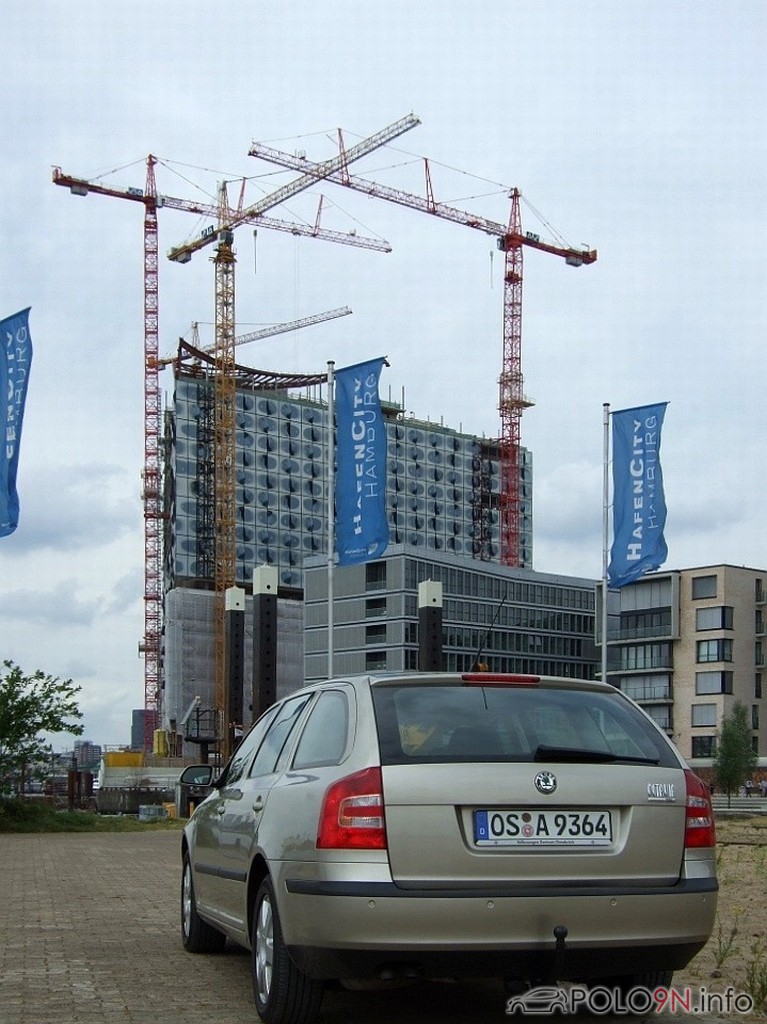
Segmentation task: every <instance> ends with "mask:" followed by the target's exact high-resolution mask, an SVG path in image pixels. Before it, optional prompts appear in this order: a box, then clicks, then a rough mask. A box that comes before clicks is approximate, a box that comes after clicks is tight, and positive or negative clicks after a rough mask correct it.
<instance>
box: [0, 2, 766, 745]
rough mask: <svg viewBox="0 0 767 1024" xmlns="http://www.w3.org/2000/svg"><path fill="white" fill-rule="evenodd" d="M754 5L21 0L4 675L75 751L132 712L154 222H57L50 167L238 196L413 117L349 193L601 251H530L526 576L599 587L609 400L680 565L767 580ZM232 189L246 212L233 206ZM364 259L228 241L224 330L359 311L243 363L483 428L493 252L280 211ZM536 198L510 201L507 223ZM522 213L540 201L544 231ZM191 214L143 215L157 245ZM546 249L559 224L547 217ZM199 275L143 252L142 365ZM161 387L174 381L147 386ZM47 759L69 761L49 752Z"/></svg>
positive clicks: (81, 210)
mask: <svg viewBox="0 0 767 1024" xmlns="http://www.w3.org/2000/svg"><path fill="white" fill-rule="evenodd" d="M766 28H767V7H766V6H765V4H764V2H763V0H739V2H737V3H734V2H733V3H721V0H673V2H672V0H642V2H641V3H629V2H621V0H579V2H578V3H574V2H571V0H561V2H560V0H524V2H523V0H450V2H448V3H446V2H444V0H381V2H379V3H377V4H372V3H363V2H361V0H334V3H332V4H321V3H317V2H316V0H292V2H291V0H228V2H227V3H225V4H222V3H220V2H219V0H195V2H194V3H189V2H181V0H162V2H159V3H158V2H157V0H122V2H121V3H120V4H112V3H104V2H103V0H81V2H80V3H78V4H76V5H71V4H62V3H60V2H58V0H24V2H23V3H22V2H20V0H16V2H12V3H9V4H7V5H6V9H5V11H4V15H3V31H2V36H0V57H1V58H2V89H3V97H2V104H1V105H0V118H1V119H2V139H3V147H2V150H3V155H2V160H1V161H0V185H1V186H2V189H1V191H0V227H1V230H2V246H1V247H0V318H2V317H4V316H8V315H10V314H12V313H14V312H16V311H17V310H19V309H22V308H24V307H26V306H31V307H32V313H31V321H30V324H31V331H32V338H33V343H34V349H35V354H34V361H33V365H32V373H31V380H30V387H29V393H28V398H27V408H26V416H25V421H24V432H23V436H22V441H21V455H20V467H19V480H18V483H19V492H20V500H21V520H20V525H19V528H18V530H17V531H16V533H15V534H13V535H12V536H10V537H7V538H2V539H0V641H1V642H0V655H2V658H3V659H5V658H10V659H12V660H13V661H15V662H16V663H17V664H19V665H21V666H22V668H23V669H24V670H25V671H28V672H32V671H34V670H35V669H37V668H41V669H42V670H43V671H45V672H48V673H51V674H53V675H59V676H62V677H64V678H72V679H73V680H74V681H75V682H76V683H77V684H79V685H80V686H82V694H81V705H82V707H83V710H84V712H85V727H86V736H87V737H88V738H90V739H92V740H94V741H96V742H102V743H124V742H127V741H128V740H129V728H130V710H131V708H136V707H141V706H142V704H143V662H142V661H141V660H140V659H139V658H138V654H137V646H138V642H139V640H140V638H141V636H142V633H143V628H144V623H143V614H144V610H143V556H144V549H143V517H142V506H141V501H140V470H141V467H142V462H143V422H142V420H143V397H142V396H143V362H142V357H143V292H142V289H143V257H142V207H141V206H139V205H138V204H133V203H128V202H123V201H120V200H116V199H111V198H107V197H99V196H89V197H88V198H85V199H83V198H78V197H75V196H72V195H71V194H70V193H69V192H68V191H67V190H65V189H63V188H57V187H54V186H53V184H52V183H51V168H52V166H53V165H59V166H60V167H61V168H62V169H63V170H64V172H65V173H67V174H72V175H75V176H77V177H83V178H88V179H95V178H99V180H102V181H104V182H105V183H109V184H115V185H120V186H123V187H124V186H133V187H143V185H144V181H145V161H146V157H147V154H149V153H153V154H155V155H157V157H158V158H159V159H160V161H161V162H160V164H158V167H157V185H158V190H159V191H160V192H161V193H163V192H164V193H166V194H169V195H173V196H177V197H179V198H186V199H200V198H205V197H206V196H207V197H212V196H213V195H214V193H215V188H216V184H217V182H218V181H219V180H221V179H224V178H226V179H228V180H230V181H235V180H236V179H240V178H243V177H246V178H247V179H248V182H247V185H246V193H245V195H246V201H247V200H249V201H252V202H253V201H255V200H256V199H258V198H259V197H260V196H261V195H263V194H265V193H268V192H271V191H273V190H274V189H276V188H277V187H279V186H280V185H282V184H284V183H285V182H286V181H288V180H290V178H291V177H292V176H293V175H291V174H286V173H285V172H279V173H278V169H277V168H274V167H271V166H270V165H268V164H265V163H263V162H262V161H257V160H254V159H253V158H251V157H249V156H248V155H247V153H248V149H249V147H250V144H251V142H252V141H253V140H258V141H261V142H266V143H269V144H270V145H272V146H275V147H277V148H279V149H284V150H287V151H289V152H294V151H295V150H299V149H300V150H303V151H305V152H306V155H307V157H309V159H314V160H320V159H324V158H328V157H330V156H332V155H334V152H335V150H334V146H335V141H336V129H337V128H339V127H340V128H343V129H344V137H345V140H346V142H347V145H351V144H353V143H354V142H356V141H358V140H359V139H360V138H363V137H366V136H368V135H371V134H373V133H374V132H376V131H378V130H379V129H381V128H383V127H384V126H386V125H388V124H390V123H392V122H393V121H396V120H397V119H399V118H400V117H402V116H403V115H404V114H407V113H410V112H414V113H415V114H417V115H418V117H419V118H420V119H421V122H422V123H421V125H420V126H419V127H417V128H415V129H414V130H413V131H411V132H409V133H408V134H406V135H404V136H402V137H401V138H400V139H399V140H397V142H395V143H394V144H393V145H392V146H391V147H387V148H386V149H385V150H380V151H378V152H377V153H375V154H372V155H370V156H368V157H367V158H365V160H363V161H361V162H360V163H359V164H357V165H356V166H355V168H354V171H355V173H357V174H360V175H363V176H367V177H372V178H375V179H376V180H378V181H381V182H384V183H386V184H388V185H392V186H394V187H398V188H402V189H404V190H406V191H410V192H422V190H423V165H422V162H421V160H420V158H421V157H423V156H428V157H429V158H430V159H431V161H432V163H431V174H432V183H433V187H434V192H435V198H437V199H438V200H440V201H443V202H447V203H452V204H455V205H458V206H462V207H464V208H465V209H468V210H470V211H472V212H475V213H478V214H482V215H484V216H486V217H489V218H491V219H493V220H496V221H500V222H504V223H505V222H506V221H507V219H508V215H509V206H510V204H509V199H508V191H509V189H510V188H511V187H513V186H517V187H519V188H520V189H521V191H522V194H523V197H524V200H525V202H524V203H523V209H522V213H523V227H524V229H525V230H531V231H535V232H536V233H538V234H540V235H541V236H542V237H545V238H547V237H553V236H554V232H555V231H556V233H558V234H560V235H561V236H563V237H564V238H565V239H567V241H568V242H569V243H571V244H575V245H577V244H581V243H584V244H588V245H589V246H591V247H594V248H596V249H597V250H598V252H599V259H598V262H597V263H595V264H594V265H592V266H587V267H583V268H581V269H578V270H574V269H572V268H570V267H567V266H565V264H564V261H563V260H561V259H559V258H556V257H554V256H551V255H547V254H544V253H539V252H535V251H532V250H526V252H525V264H524V282H525V283H524V314H523V344H522V349H523V370H524V375H525V392H526V393H527V395H528V396H529V397H530V398H531V399H532V400H533V401H534V402H535V406H534V407H533V408H532V409H530V410H529V411H528V412H526V414H525V416H524V419H523V424H522V435H523V443H524V444H525V445H526V446H527V447H529V448H530V449H531V450H532V452H533V456H534V473H535V492H534V493H535V498H534V502H535V546H534V551H535V568H536V569H539V570H541V571H546V572H557V573H565V574H572V575H582V576H589V577H595V578H596V577H598V576H599V575H600V572H601V516H602V407H603V403H605V402H608V403H610V405H611V407H612V408H613V409H614V410H617V409H621V408H626V407H629V406H633V405H643V404H647V403H654V402H659V401H668V402H669V403H670V405H669V408H668V412H667V415H666V423H665V430H664V438H663V449H662V462H663V468H664V474H665V483H666V498H667V503H668V509H669V515H668V524H667V530H666V540H667V542H668V547H669V557H668V561H667V563H666V567H668V568H682V567H688V566H695V565H707V564H713V563H718V562H730V563H735V564H746V565H749V566H753V567H757V568H762V567H765V568H767V552H765V542H764V510H765V507H766V506H767V482H766V480H767V475H766V474H765V454H766V449H767V443H766V442H765V429H764V419H765V414H764V394H765V359H764V351H765V341H766V340H767V339H766V334H765V326H766V325H765V320H766V319H767V317H766V308H765V278H766V277H767V267H766V266H765V262H766V261H765V246H764V238H765V234H767V224H766V223H765V221H766V220H767V208H766V206H765V180H766V177H767V176H766V175H765V171H766V170H767V160H766V159H765V149H766V147H767V132H766V131H765V115H764V111H765V104H766V101H767V89H766V86H767V70H765V68H766V64H765V60H764V52H765V48H766V47H765V44H767V32H766ZM230 191H231V193H232V195H233V198H234V199H236V198H237V195H238V194H239V184H235V185H232V186H231V187H230ZM320 195H324V197H325V198H324V204H323V224H324V226H325V227H328V228H333V229H336V230H340V231H349V230H352V229H354V230H356V231H357V233H358V234H360V235H370V236H374V237H377V238H385V239H386V240H388V241H389V242H390V243H391V245H392V246H393V252H391V253H390V254H382V253H378V252H373V251H365V250H359V249H355V248H351V247H347V246H340V245H331V244H329V243H325V242H319V241H315V240H311V239H296V238H294V237H292V236H290V235H284V234H280V233H276V232H270V231H266V230H263V229H262V230H260V231H259V233H258V238H257V241H256V242H255V244H254V239H253V235H252V230H251V229H250V228H247V227H245V228H241V229H239V230H238V233H237V236H236V249H237V254H238V273H237V321H238V333H243V332H244V331H247V330H251V329H254V328H255V327H257V326H261V325H263V324H267V323H276V322H281V321H286V320H290V319H293V318H295V317H299V316H308V315H310V314H313V313H317V312H320V311H323V310H328V309H332V308H335V307H337V306H343V305H349V306H350V307H351V308H352V309H353V311H354V313H353V316H348V317H345V318H343V319H339V320H336V321H333V322H331V323H328V324H324V325H320V326H317V327H313V328H307V329H306V330H304V331H303V332H295V333H294V334H292V335H284V336H282V337H280V338H275V339H272V340H270V341H268V342H262V343H259V344H258V345H251V346H250V347H249V348H246V349H241V350H240V351H239V353H238V358H239V359H240V360H241V361H242V362H248V363H250V364H251V365H254V366H257V367H259V368H264V369H275V370H289V371H292V370H309V371H314V372H317V371H322V370H323V369H324V368H325V366H326V364H327V361H328V359H334V360H335V361H336V364H337V365H338V366H342V365H344V364H345V363H351V362H357V361H359V360H361V359H366V358H371V357H374V356H377V355H386V356H388V358H389V361H390V363H391V368H390V369H387V370H385V371H384V376H383V378H382V389H383V393H384V394H388V389H389V388H390V389H391V395H392V397H393V398H394V399H395V400H400V399H401V397H402V395H403V391H404V396H405V406H406V409H407V411H408V412H413V413H415V414H416V415H418V416H419V417H422V418H424V419H426V418H432V419H435V420H440V419H444V422H445V423H446V424H448V425H450V426H453V427H462V428H463V429H464V430H466V431H469V432H474V433H477V434H482V433H485V434H487V435H488V436H497V434H498V431H499V417H498V411H497V403H498V388H497V380H498V375H499V372H500V369H501V352H502V348H501V344H502V300H503V287H502V259H501V254H500V253H498V252H494V251H493V250H494V240H493V239H492V238H490V237H489V236H487V235H485V234H483V233H482V232H479V231H473V230H470V229H468V228H465V227H462V226H458V225H455V224H450V223H447V222H444V221H440V220H434V219H432V218H429V217H427V216H425V215H423V214H420V213H417V212H414V211H409V210H406V209H403V208H400V207H396V206H391V205H389V204H386V203H382V202H380V201H376V200H372V199H367V198H365V197H362V196H359V195H357V194H355V193H353V192H350V191H349V190H345V189H342V188H339V187H337V186H333V185H327V184H326V185H323V186H322V187H321V188H320V187H316V188H313V189H311V190H310V191H309V192H308V193H307V194H304V195H303V196H301V197H296V198H295V199H294V200H291V201H290V202H289V203H288V204H286V206H285V207H281V208H280V209H279V210H275V211H273V215H275V216H277V215H279V216H281V217H283V218H285V219H287V220H292V221H308V222H309V223H312V222H313V220H314V216H315V213H316V208H317V204H318V202H319V198H320ZM528 204H529V205H528ZM535 211H539V212H540V214H541V216H542V218H543V223H542V222H541V221H540V220H539V219H538V217H537V215H536V213H535ZM205 223H206V222H205V221H198V220H197V219H196V218H195V217H192V216H190V215H189V214H187V213H184V212H176V211H171V210H161V211H160V214H159V234H160V251H161V253H162V254H164V253H165V252H166V251H167V250H168V249H169V248H170V247H171V246H173V245H178V244H179V243H181V242H183V241H186V240H188V239H189V238H190V237H192V236H193V235H195V234H196V233H197V232H199V230H200V229H201V227H204V226H205ZM549 225H551V227H549ZM212 320H213V269H212V266H211V264H210V262H209V252H204V253H199V254H198V255H197V256H196V257H195V258H194V259H193V260H192V262H191V263H190V264H188V265H186V266H178V265H176V264H172V263H170V262H169V261H167V260H166V259H165V258H164V255H163V256H162V261H161V266H160V319H159V323H160V346H161V350H162V351H163V352H172V351H173V350H174V348H175V344H176V340H177V338H178V336H179V335H182V334H184V335H188V334H189V330H190V324H191V322H192V321H199V322H200V323H201V325H202V326H201V332H202V335H203V340H204V341H212V327H211V326H209V325H210V323H211V321H212ZM162 383H163V388H164V391H165V393H166V394H167V395H170V392H171V389H172V380H171V376H170V371H165V372H164V374H163V377H162ZM62 743H63V740H62Z"/></svg>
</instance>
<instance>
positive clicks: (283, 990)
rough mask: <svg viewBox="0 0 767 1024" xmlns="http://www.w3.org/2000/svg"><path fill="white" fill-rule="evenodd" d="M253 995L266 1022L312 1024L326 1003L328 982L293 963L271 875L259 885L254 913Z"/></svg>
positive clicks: (262, 1018) (275, 1023) (261, 1016)
mask: <svg viewBox="0 0 767 1024" xmlns="http://www.w3.org/2000/svg"><path fill="white" fill-rule="evenodd" d="M251 949H252V959H251V964H252V971H253V996H254V998H255V1001H256V1010H257V1011H258V1015H259V1017H260V1018H261V1020H262V1021H264V1022H265V1024H312V1021H314V1020H315V1019H316V1017H317V1014H318V1013H319V1009H320V1003H321V1002H322V994H323V991H324V984H323V982H321V981H317V980H315V979H314V978H310V977H309V976H308V975H306V974H304V972H303V971H301V970H299V968H298V967H296V965H295V964H294V963H293V960H292V959H291V957H290V953H288V950H287V947H286V946H285V943H284V942H283V939H282V928H281V926H280V917H279V914H278V912H277V903H276V901H275V898H274V887H273V886H272V883H271V880H270V879H269V878H268V877H267V878H265V879H264V880H263V882H262V883H261V885H260V886H259V889H258V893H257V894H256V904H255V907H254V913H253V934H252V942H251Z"/></svg>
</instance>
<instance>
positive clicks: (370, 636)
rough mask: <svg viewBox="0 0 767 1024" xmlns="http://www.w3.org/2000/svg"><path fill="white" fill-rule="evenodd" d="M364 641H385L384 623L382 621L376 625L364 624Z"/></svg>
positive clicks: (378, 642) (369, 642) (370, 642)
mask: <svg viewBox="0 0 767 1024" xmlns="http://www.w3.org/2000/svg"><path fill="white" fill-rule="evenodd" d="M365 643H366V644H385V643H386V623H385V622H382V623H381V624H380V625H378V626H365Z"/></svg>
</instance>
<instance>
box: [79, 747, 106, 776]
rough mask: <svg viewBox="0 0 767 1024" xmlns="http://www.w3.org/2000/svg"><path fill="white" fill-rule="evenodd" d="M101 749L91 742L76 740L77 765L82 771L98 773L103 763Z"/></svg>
mask: <svg viewBox="0 0 767 1024" xmlns="http://www.w3.org/2000/svg"><path fill="white" fill-rule="evenodd" d="M101 752H102V751H101V747H100V745H99V744H98V743H91V741H90V740H75V749H74V757H75V764H76V766H77V768H79V769H80V771H85V772H92V773H94V774H95V773H96V772H98V770H99V764H100V762H101Z"/></svg>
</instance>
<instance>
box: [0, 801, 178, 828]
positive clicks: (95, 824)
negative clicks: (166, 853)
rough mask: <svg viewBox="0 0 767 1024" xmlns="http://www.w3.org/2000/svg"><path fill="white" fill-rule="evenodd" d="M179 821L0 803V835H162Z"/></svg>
mask: <svg viewBox="0 0 767 1024" xmlns="http://www.w3.org/2000/svg"><path fill="white" fill-rule="evenodd" d="M184 824H185V823H184V822H183V821H181V820H179V819H178V818H164V819H162V820H160V821H139V820H138V819H137V818H133V817H128V816H125V817H121V816H117V815H102V814H96V813H94V812H92V811H57V810H56V809H55V808H53V807H49V806H48V805H47V804H40V803H28V802H26V801H24V800H0V832H146V831H150V832H157V831H160V832H163V831H168V830H170V831H175V830H177V829H180V828H183V826H184Z"/></svg>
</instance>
